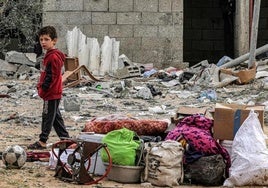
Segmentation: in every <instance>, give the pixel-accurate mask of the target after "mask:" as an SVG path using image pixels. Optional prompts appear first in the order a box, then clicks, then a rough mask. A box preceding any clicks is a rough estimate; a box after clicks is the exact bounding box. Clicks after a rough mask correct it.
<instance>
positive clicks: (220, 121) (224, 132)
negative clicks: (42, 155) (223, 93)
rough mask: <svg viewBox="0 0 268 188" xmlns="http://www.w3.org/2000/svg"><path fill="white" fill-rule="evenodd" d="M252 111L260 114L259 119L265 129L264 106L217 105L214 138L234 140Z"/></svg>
mask: <svg viewBox="0 0 268 188" xmlns="http://www.w3.org/2000/svg"><path fill="white" fill-rule="evenodd" d="M251 109H253V110H254V111H255V112H256V113H258V114H259V116H258V117H259V120H260V123H261V126H262V127H263V126H264V106H261V105H260V106H248V105H238V104H219V103H217V104H216V106H215V112H214V126H213V137H214V138H215V139H219V140H233V139H234V136H235V134H236V132H237V131H238V129H239V128H240V126H241V125H242V124H243V122H244V121H245V119H246V118H247V117H248V115H249V112H250V110H251Z"/></svg>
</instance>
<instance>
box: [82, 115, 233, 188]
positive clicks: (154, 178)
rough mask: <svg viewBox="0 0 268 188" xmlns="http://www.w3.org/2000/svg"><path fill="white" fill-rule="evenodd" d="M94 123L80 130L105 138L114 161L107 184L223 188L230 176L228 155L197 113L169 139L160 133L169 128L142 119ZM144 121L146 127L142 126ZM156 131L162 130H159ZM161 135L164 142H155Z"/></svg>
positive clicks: (183, 123)
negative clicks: (191, 185)
mask: <svg viewBox="0 0 268 188" xmlns="http://www.w3.org/2000/svg"><path fill="white" fill-rule="evenodd" d="M109 118H111V117H109ZM95 120H96V119H95ZM95 120H94V121H90V122H89V123H87V124H86V126H85V128H84V131H90V132H92V131H94V132H95V131H102V132H98V133H99V134H106V135H105V136H104V138H103V139H102V142H103V143H105V144H107V147H108V149H109V151H110V152H111V157H112V162H113V167H112V170H111V171H110V173H109V174H108V179H111V180H114V181H118V182H122V183H134V182H135V183H137V182H149V183H151V184H153V185H156V186H170V187H172V186H176V185H179V184H183V183H194V184H203V185H222V184H223V181H224V179H225V178H227V177H228V171H229V170H228V169H229V167H230V156H229V154H228V152H227V150H226V149H225V148H223V147H222V146H221V145H220V144H219V143H218V142H217V141H216V140H215V139H214V138H213V136H212V125H213V120H211V119H208V118H206V117H205V116H203V115H201V114H194V115H190V116H187V117H185V118H183V119H182V120H181V121H180V122H179V123H178V124H177V126H176V127H175V128H174V129H173V130H171V131H170V132H169V133H168V134H163V133H164V131H165V130H166V128H167V124H165V123H166V122H165V121H159V120H154V121H152V122H153V123H150V121H149V120H147V121H146V120H140V121H137V122H139V124H131V125H132V126H130V123H126V124H125V123H123V122H130V121H131V122H134V121H136V120H134V119H132V120H130V119H127V118H126V117H124V118H123V119H120V120H119V119H116V120H115V121H110V120H111V119H109V121H108V119H105V118H102V119H101V120H98V121H96V122H97V123H94V122H95ZM102 120H103V121H102ZM108 122H110V123H108ZM145 122H147V124H146V126H147V127H145V126H142V125H143V124H144V123H145ZM163 122H165V123H163ZM96 125H98V126H96ZM125 125H128V126H129V127H128V128H126V127H124V126H125ZM106 126H107V127H106ZM118 126H119V127H122V128H117V127H118ZM135 126H138V127H140V129H138V128H137V127H135ZM162 126H163V127H162ZM156 127H157V128H158V129H157V128H156ZM159 127H162V129H161V131H159V130H160V129H159ZM112 128H115V129H113V130H111V129H112ZM146 128H148V130H151V131H150V132H149V133H150V134H148V135H147V134H144V133H148V130H145V129H146ZM130 129H131V130H130ZM132 129H133V130H137V132H138V133H137V132H136V131H133V130H132ZM103 131H104V132H103ZM142 131H143V132H142ZM152 131H155V132H152ZM160 133H161V134H160ZM159 134H160V135H162V137H161V138H162V139H161V140H160V139H155V138H156V135H159ZM148 138H151V139H148ZM158 138H159V137H158ZM125 152H127V153H125ZM128 158H129V159H128ZM102 160H103V161H104V164H105V163H106V162H107V158H106V156H105V155H102ZM133 167H134V168H135V169H133ZM192 169H194V170H192ZM197 169H198V170H197ZM186 170H187V171H186ZM127 171H128V172H133V171H135V172H133V173H135V176H134V177H135V178H134V179H133V178H130V177H126V175H127V173H126V172H127ZM133 173H132V177H133ZM122 177H124V178H122Z"/></svg>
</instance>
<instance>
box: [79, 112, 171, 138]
mask: <svg viewBox="0 0 268 188" xmlns="http://www.w3.org/2000/svg"><path fill="white" fill-rule="evenodd" d="M168 124H169V123H168V121H165V120H148V119H135V118H131V117H127V116H120V117H118V118H115V116H114V115H110V116H106V117H101V118H95V119H92V120H90V121H89V122H87V123H86V125H85V127H84V129H83V130H82V131H83V132H94V133H98V134H106V133H108V132H110V131H113V130H117V129H121V128H127V129H129V130H132V131H134V132H136V133H137V135H148V136H157V135H159V134H161V133H164V132H165V131H166V129H167V128H168Z"/></svg>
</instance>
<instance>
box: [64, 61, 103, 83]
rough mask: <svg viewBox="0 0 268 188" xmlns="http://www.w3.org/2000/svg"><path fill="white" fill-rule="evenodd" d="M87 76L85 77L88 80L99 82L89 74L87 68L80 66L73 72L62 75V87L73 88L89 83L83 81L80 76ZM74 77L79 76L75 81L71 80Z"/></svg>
mask: <svg viewBox="0 0 268 188" xmlns="http://www.w3.org/2000/svg"><path fill="white" fill-rule="evenodd" d="M82 73H84V74H87V76H89V78H90V79H91V80H92V81H96V82H97V81H101V80H99V79H97V78H95V77H94V76H93V75H92V74H91V72H90V71H89V70H88V69H87V67H86V66H85V65H81V66H79V67H78V68H76V69H75V70H73V71H66V72H65V73H64V74H63V75H62V82H63V84H64V87H73V86H76V85H78V84H80V83H82V82H89V80H85V79H83V78H82V77H81V74H82ZM74 75H79V76H78V78H77V79H75V80H74V79H73V78H74Z"/></svg>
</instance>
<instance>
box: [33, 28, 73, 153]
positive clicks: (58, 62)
mask: <svg viewBox="0 0 268 188" xmlns="http://www.w3.org/2000/svg"><path fill="white" fill-rule="evenodd" d="M38 36H39V40H40V44H41V46H42V48H43V49H44V50H45V51H46V54H45V57H44V60H43V62H42V65H41V67H40V71H41V75H40V79H39V82H38V84H37V90H38V95H39V96H40V97H41V98H42V99H43V101H44V102H43V113H42V126H41V134H40V135H39V141H37V142H35V143H33V144H31V145H29V146H28V149H44V148H46V142H47V140H48V136H49V134H50V132H51V129H52V127H54V129H55V131H56V133H57V135H58V136H59V137H60V138H61V139H62V138H63V137H69V133H68V132H67V130H66V127H65V125H64V121H63V118H62V116H61V113H60V110H59V104H60V100H61V97H62V74H61V73H62V72H61V70H62V67H63V65H64V61H65V55H64V54H63V53H62V52H61V51H59V50H58V49H56V48H55V44H56V42H57V32H56V29H55V28H54V27H53V26H46V27H43V28H41V29H40V31H39V32H38Z"/></svg>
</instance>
